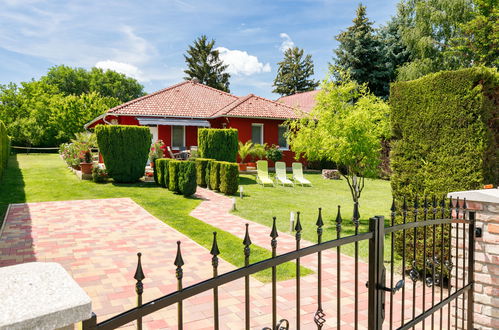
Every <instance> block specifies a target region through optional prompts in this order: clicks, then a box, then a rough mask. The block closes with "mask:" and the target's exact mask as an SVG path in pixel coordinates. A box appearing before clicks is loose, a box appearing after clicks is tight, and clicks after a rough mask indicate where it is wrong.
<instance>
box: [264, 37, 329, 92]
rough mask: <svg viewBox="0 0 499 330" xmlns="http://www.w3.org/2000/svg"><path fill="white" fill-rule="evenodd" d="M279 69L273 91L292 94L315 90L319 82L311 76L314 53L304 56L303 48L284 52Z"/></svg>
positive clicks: (294, 48)
mask: <svg viewBox="0 0 499 330" xmlns="http://www.w3.org/2000/svg"><path fill="white" fill-rule="evenodd" d="M278 65H279V69H278V70H277V76H276V78H275V80H274V87H275V88H274V90H273V91H272V92H274V93H277V94H281V95H291V94H295V93H298V92H307V91H311V90H314V89H315V88H316V87H317V86H318V85H319V83H318V82H317V81H315V80H314V79H310V77H311V76H312V75H313V74H314V63H313V62H312V55H310V54H308V55H306V56H305V58H303V49H299V48H298V47H293V48H289V49H287V50H286V51H285V52H284V60H282V61H281V62H279V63H278Z"/></svg>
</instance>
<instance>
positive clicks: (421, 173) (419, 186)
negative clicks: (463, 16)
mask: <svg viewBox="0 0 499 330" xmlns="http://www.w3.org/2000/svg"><path fill="white" fill-rule="evenodd" d="M498 81H499V74H498V72H497V70H495V69H488V68H470V69H462V70H457V71H442V72H439V73H435V74H430V75H427V76H425V77H422V78H420V79H417V80H413V81H407V82H398V83H395V84H393V85H392V86H391V93H390V103H391V125H392V133H393V140H392V151H391V159H390V161H391V167H392V171H393V174H392V176H391V185H392V190H393V196H394V197H395V199H396V200H397V201H398V203H397V204H398V213H400V212H401V204H402V203H401V202H402V200H403V198H404V197H406V198H407V201H408V205H409V218H408V220H407V221H412V220H411V219H412V214H413V213H412V209H413V207H414V205H415V204H414V202H415V199H416V196H417V197H418V198H417V199H418V202H419V208H420V213H423V212H422V210H421V209H422V208H423V207H424V203H423V198H424V196H428V200H429V201H430V205H429V209H430V213H429V214H430V215H431V212H432V208H431V206H432V205H431V198H432V197H433V196H437V198H438V199H439V200H441V199H442V197H443V196H444V195H446V194H447V193H448V192H452V191H462V190H470V189H479V188H481V187H482V185H483V184H488V183H493V184H497V183H499V121H498V120H497V118H499V107H498V103H499V86H498ZM446 204H448V203H446ZM438 214H440V213H438ZM430 215H429V216H430ZM420 216H421V215H420ZM421 218H422V216H421V217H420V219H421ZM401 221H402V218H401V217H400V216H399V217H397V222H401ZM436 234H437V235H436V239H437V243H438V242H440V237H441V236H440V235H441V233H440V231H438V230H437V232H436ZM427 237H428V239H427V246H432V233H431V228H428V233H427ZM448 238H449V233H448V232H444V239H445V240H446V241H447V239H448ZM412 240H413V232H412V231H411V230H409V231H407V236H406V240H405V241H406V242H407V249H406V252H407V254H406V258H407V260H411V259H412V250H413V249H412V245H413V244H412ZM402 242H403V240H402V237H397V239H396V249H397V251H398V252H399V253H400V252H401V250H402ZM422 246H423V231H422V230H418V231H417V250H416V251H417V252H416V254H417V258H416V259H417V260H418V261H417V267H418V268H420V269H422V268H423V267H424V266H423V262H422V260H423V256H422V255H423V251H422V250H423V249H422V248H421V247H422ZM427 252H428V253H431V251H427ZM437 254H439V248H438V244H437ZM427 270H428V269H427ZM430 271H431V270H430ZM444 272H447V270H446V269H445V268H444Z"/></svg>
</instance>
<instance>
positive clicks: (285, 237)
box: [191, 187, 447, 329]
mask: <svg viewBox="0 0 499 330" xmlns="http://www.w3.org/2000/svg"><path fill="white" fill-rule="evenodd" d="M196 195H197V196H198V197H199V198H202V199H203V200H204V201H203V202H202V203H201V204H200V205H199V206H198V207H197V208H196V209H194V210H193V211H192V212H191V216H193V217H196V218H198V219H200V220H202V221H204V222H206V223H209V224H210V225H212V226H214V227H217V228H220V229H221V230H224V231H227V232H229V233H231V234H233V235H235V236H237V237H239V238H241V240H242V239H243V238H244V235H245V224H249V233H250V238H251V241H252V243H253V244H256V245H258V246H261V247H265V248H268V249H269V250H270V249H271V246H270V240H271V238H270V228H269V227H267V226H264V225H262V224H259V223H256V222H253V221H250V220H247V219H244V218H241V217H239V216H237V215H234V214H232V213H231V210H232V204H233V201H232V198H230V197H227V196H224V195H221V194H218V193H216V192H213V191H211V190H208V189H204V188H199V187H198V189H197V191H196ZM269 203H270V201H269ZM236 206H237V198H236ZM277 242H278V243H277V253H278V255H279V254H283V253H286V252H289V251H293V250H295V247H296V240H295V236H294V235H291V234H290V233H286V232H282V231H279V237H278V238H277ZM313 244H315V243H312V242H310V241H307V240H303V239H302V240H301V246H302V247H305V246H310V245H313ZM322 256H323V257H322V263H323V266H322V269H323V273H322V280H323V288H322V295H323V309H324V311H325V312H326V314H327V316H326V320H327V323H326V324H327V325H331V326H332V325H333V324H335V322H336V320H335V317H336V315H335V314H336V288H337V280H338V278H337V273H338V272H337V253H336V250H335V249H334V250H327V251H324V252H323V253H322ZM301 264H302V265H303V266H305V267H307V268H310V269H312V270H314V272H316V271H317V255H315V254H314V255H310V256H307V257H304V258H301ZM340 264H341V274H340V282H341V283H340V292H341V297H342V298H341V303H340V304H341V320H342V321H344V323H343V324H346V325H347V326H346V329H348V328H349V326H351V325H352V323H353V321H354V307H355V305H354V304H355V303H354V299H353V297H354V292H355V280H354V279H355V271H354V270H355V259H354V258H353V257H351V256H347V255H345V254H341V253H340ZM388 267H389V266H388V265H387V284H389V283H390V274H389V269H388ZM358 276H359V279H358V280H359V286H358V290H359V323H360V324H362V326H365V327H367V316H368V314H367V298H368V297H367V288H366V287H365V285H364V284H365V283H366V282H367V280H368V265H367V263H365V262H363V261H359V275H358ZM400 279H401V276H400V275H397V274H396V275H395V276H394V282H397V281H398V280H400ZM303 281H304V282H305V284H304V285H303V284H302V288H303V289H302V291H304V292H305V293H306V295H307V297H308V299H313V300H314V301H313V303H312V304H309V306H307V307H305V308H304V307H302V309H303V312H304V315H302V320H312V319H313V316H314V313H315V309H316V305H315V303H316V301H317V300H316V299H317V288H316V283H317V275H316V274H312V275H309V276H307V277H305V278H303ZM294 283H295V281H294V280H289V281H284V282H280V284H281V285H283V286H287V285H289V287H290V288H294ZM421 285H422V284H421V282H418V283H417V286H416V315H418V314H419V313H421V312H422V311H423V309H422V307H423V304H422V297H423V294H422V289H421ZM292 292H293V290H292ZM279 293H280V291H279V290H278V294H279ZM445 294H446V292H445ZM439 295H440V291H439V289H438V288H436V290H435V297H436V298H435V300H438V297H439ZM302 297H303V295H302ZM412 297H413V291H412V281H411V280H410V279H409V278H406V299H405V300H406V302H405V306H406V307H405V319H406V320H410V319H411V316H412ZM444 297H445V295H444ZM286 300H288V301H289V300H294V295H288V296H286ZM389 300H390V297H389V295H388V294H387V295H386V301H387V308H388V302H389ZM393 306H394V307H393V310H394V315H393V320H394V323H395V324H400V319H401V311H402V299H401V292H398V293H397V294H396V295H394V302H393ZM430 307H431V289H428V288H427V290H426V309H428V308H430ZM293 311H294V308H293V306H292V305H291V309H290V310H288V311H287V314H286V316H289V315H292V312H293ZM444 314H445V313H444ZM444 316H445V317H444V321H446V320H447V317H446V315H444ZM386 317H387V318H386V322H385V324H384V325H385V326H388V322H387V321H388V317H389V313H388V311H387V314H386ZM290 318H291V319H293V317H292V316H291V317H290ZM439 318H440V315H437V316H436V321H435V322H438V321H439ZM428 321H430V320H428ZM444 323H445V322H444ZM445 324H446V323H445ZM427 325H430V326H431V323H430V322H427ZM343 328H344V326H342V329H343ZM361 328H362V327H361Z"/></svg>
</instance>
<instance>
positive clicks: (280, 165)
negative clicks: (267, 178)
mask: <svg viewBox="0 0 499 330" xmlns="http://www.w3.org/2000/svg"><path fill="white" fill-rule="evenodd" d="M275 179H276V180H277V182H278V183H281V184H282V185H283V186H285V185H291V186H294V185H295V184H294V183H293V181H291V180H290V179H288V177H287V176H286V163H285V162H276V163H275Z"/></svg>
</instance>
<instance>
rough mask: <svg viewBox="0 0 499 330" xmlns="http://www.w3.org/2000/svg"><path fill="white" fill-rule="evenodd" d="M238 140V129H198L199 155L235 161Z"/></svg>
mask: <svg viewBox="0 0 499 330" xmlns="http://www.w3.org/2000/svg"><path fill="white" fill-rule="evenodd" d="M238 142H239V139H238V133H237V129H232V128H229V129H218V128H201V129H199V130H198V152H199V157H201V158H210V159H215V160H218V161H224V162H235V161H236V158H237V152H238V149H239V145H238Z"/></svg>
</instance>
